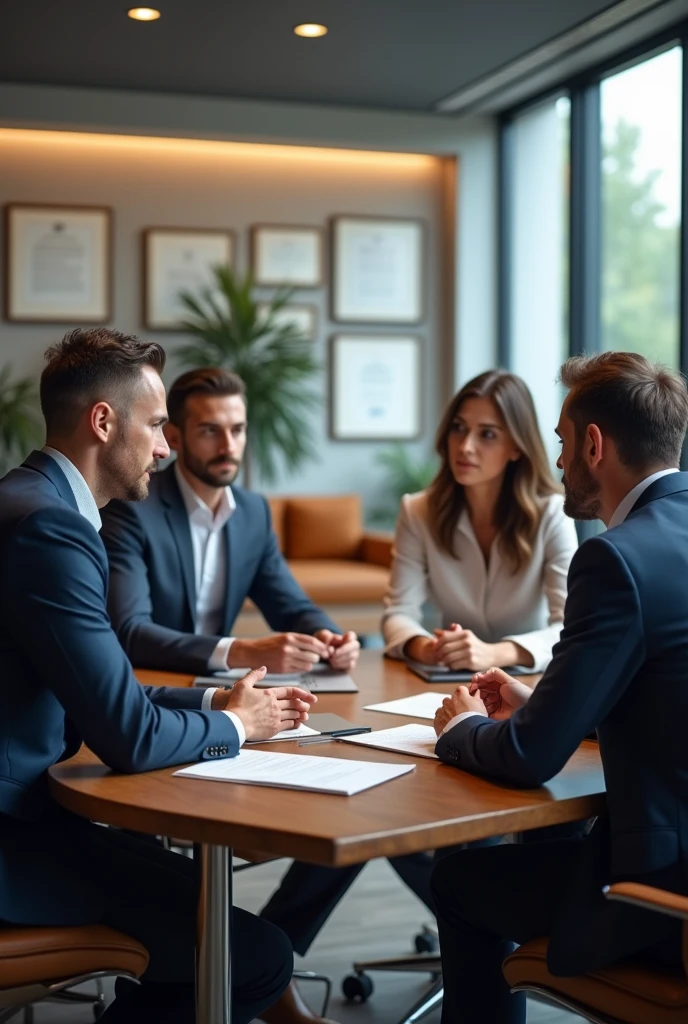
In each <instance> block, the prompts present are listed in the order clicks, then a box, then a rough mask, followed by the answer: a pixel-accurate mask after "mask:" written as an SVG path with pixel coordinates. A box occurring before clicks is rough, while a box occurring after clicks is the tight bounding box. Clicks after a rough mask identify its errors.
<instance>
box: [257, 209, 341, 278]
mask: <svg viewBox="0 0 688 1024" xmlns="http://www.w3.org/2000/svg"><path fill="white" fill-rule="evenodd" d="M324 252H325V244H324V241H323V231H322V228H317V227H308V226H303V227H301V226H299V225H291V224H254V225H253V227H252V228H251V269H252V272H253V280H254V281H255V283H256V284H257V285H277V286H286V287H291V288H318V287H319V286H320V285H321V284H323V280H324V276H325V275H324Z"/></svg>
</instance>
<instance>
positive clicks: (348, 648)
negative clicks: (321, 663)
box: [315, 629, 361, 672]
mask: <svg viewBox="0 0 688 1024" xmlns="http://www.w3.org/2000/svg"><path fill="white" fill-rule="evenodd" d="M315 636H316V637H317V639H318V640H321V641H322V642H323V643H324V644H325V645H326V646H327V655H326V658H327V660H328V661H329V663H330V668H333V669H336V670H337V671H338V672H350V671H351V670H352V669H354V668H356V662H357V661H358V655H359V654H360V652H361V645H360V643H359V641H358V637H357V636H356V634H355V633H354V631H353V630H351V629H350V630H349V631H348V632H347V633H344V634H343V635H341V634H339V633H333V632H332V631H331V630H329V629H318V630H317V631H316V633H315Z"/></svg>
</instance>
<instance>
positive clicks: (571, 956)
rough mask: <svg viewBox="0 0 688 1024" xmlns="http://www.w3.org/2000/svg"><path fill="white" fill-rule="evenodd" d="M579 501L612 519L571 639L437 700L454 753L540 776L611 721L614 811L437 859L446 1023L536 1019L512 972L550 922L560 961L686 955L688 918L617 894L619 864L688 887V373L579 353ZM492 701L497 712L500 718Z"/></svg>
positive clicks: (572, 592) (578, 600) (635, 877)
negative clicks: (524, 673)
mask: <svg viewBox="0 0 688 1024" xmlns="http://www.w3.org/2000/svg"><path fill="white" fill-rule="evenodd" d="M561 379H562V382H563V383H564V385H565V386H566V387H567V388H569V389H570V390H569V394H568V395H567V398H566V400H565V402H564V406H563V409H562V413H561V417H560V419H559V425H558V428H557V433H558V434H559V437H560V438H561V443H562V450H561V455H560V457H559V462H558V465H559V468H560V469H563V471H564V487H565V491H566V504H565V510H566V512H567V513H568V514H569V515H570V516H573V517H575V518H577V519H602V520H603V522H604V523H605V524H606V525H607V527H608V531H607V533H605V534H602V535H600V536H597V537H594V538H592V539H590V540H588V541H586V542H585V543H584V544H583V545H582V546H581V547H580V548H579V550H578V552H577V553H576V554H575V555H574V558H573V561H572V562H571V568H570V572H569V580H568V599H567V603H566V610H565V615H564V628H563V630H562V635H561V640H560V642H559V643H558V644H557V646H556V647H555V648H554V655H553V658H552V662H551V664H550V666H549V668H548V669H547V671H546V672H545V674H544V676H543V678H542V680H541V682H540V683H539V684H538V686H537V687H536V688H535V690H534V691H531V690H530V689H529V688H528V687H526V686H524V685H523V684H522V683H519V682H518V681H517V680H514V679H511V678H510V677H509V676H507V675H506V673H504V672H502V671H501V670H499V669H491V670H489V671H488V672H486V673H482V674H480V675H478V676H475V677H474V679H473V681H472V683H471V686H470V690H466V689H465V688H459V689H458V690H457V692H456V693H455V694H454V695H453V696H452V697H448V698H446V699H445V701H444V702H443V705H442V707H441V708H440V709H439V710H438V712H437V717H436V719H435V729H436V731H437V733H438V736H439V739H438V742H437V748H436V749H437V753H438V755H439V757H440V758H441V759H442V760H443V761H446V762H447V763H448V764H451V765H454V766H456V767H457V768H460V769H462V770H464V771H469V772H475V773H477V774H481V775H487V776H489V777H492V778H495V779H497V780H500V781H504V782H508V783H512V784H515V785H517V786H526V787H529V788H530V787H534V786H540V785H542V784H544V783H545V782H547V780H548V779H550V778H552V776H553V775H555V774H556V773H557V772H559V771H560V770H561V769H562V768H563V766H564V764H565V763H566V761H567V760H568V759H569V757H570V756H571V755H572V754H573V753H574V751H575V750H576V748H577V746H578V745H579V743H580V742H581V740H583V739H584V738H585V737H586V736H587V735H588V734H589V733H590V732H592V731H593V730H594V729H597V735H598V738H599V743H600V753H601V756H602V762H603V765H604V772H605V779H606V785H607V805H608V811H609V815H608V819H607V818H605V819H604V820H602V819H599V820H598V821H597V822H596V824H595V825H594V826H593V829H592V831H591V832H590V834H589V835H588V836H587V837H585V838H583V839H571V840H560V841H552V842H545V843H538V844H535V843H534V844H530V845H523V846H501V847H494V848H491V849H480V850H475V851H474V850H466V851H464V852H463V853H462V854H461V855H460V857H458V856H457V857H448V858H447V859H446V860H444V861H442V862H441V863H440V864H439V865H438V866H437V868H436V869H435V872H434V874H433V879H432V886H433V893H434V895H435V903H436V906H437V909H438V914H437V917H438V924H439V931H440V943H441V949H442V964H443V974H444V984H445V1000H444V1007H443V1013H442V1021H443V1022H444V1024H450V1022H451V1024H454V1022H456V1021H459V1020H460V1021H461V1024H478V1022H480V1024H482V1022H484V1021H490V1024H523V1022H524V1021H525V997H524V996H523V994H522V993H521V994H517V995H511V994H510V993H509V990H508V986H507V985H506V983H505V981H504V979H503V977H502V972H501V964H502V961H503V959H504V957H505V956H506V955H507V954H508V953H509V952H510V950H511V948H512V945H511V943H512V942H517V943H522V942H526V941H528V940H530V939H532V938H535V937H539V936H542V935H548V936H549V937H550V940H549V952H548V962H549V967H550V970H551V971H552V972H553V973H554V974H559V975H573V974H579V973H584V972H587V971H590V970H593V969H594V968H596V967H601V966H603V965H605V964H609V963H613V962H615V961H617V960H620V959H622V958H624V957H626V956H629V955H631V954H635V953H638V952H641V951H642V953H643V955H644V956H646V957H648V958H650V959H652V960H654V961H659V962H664V963H679V962H680V948H681V941H680V923H679V922H678V921H677V920H674V919H672V918H669V917H666V916H664V915H660V914H656V913H650V912H648V911H640V910H637V909H634V908H632V907H629V906H627V905H624V904H619V903H611V902H609V901H607V900H605V898H604V896H603V894H602V888H603V886H604V885H605V884H608V883H609V882H612V881H615V880H631V881H639V882H644V883H647V884H649V885H657V886H660V887H663V888H667V889H670V890H673V891H676V892H682V893H686V892H688V783H687V781H686V780H687V779H688V744H687V743H686V730H687V728H688V586H687V585H686V581H687V580H688V474H686V473H679V472H678V470H677V467H678V464H679V458H680V454H681V445H682V442H683V439H684V436H685V432H686V424H687V423H688V395H687V394H686V388H685V383H684V381H683V380H682V378H681V377H680V376H679V375H678V374H675V373H673V372H671V371H669V370H666V369H663V368H658V367H655V366H653V365H652V364H650V363H649V362H648V361H647V360H646V359H645V358H644V357H642V356H639V355H635V354H632V353H626V352H607V353H604V354H601V355H598V356H593V357H591V358H585V357H576V358H575V359H571V360H569V361H568V362H567V363H566V364H565V365H564V367H563V369H562V375H561ZM488 716H489V717H488Z"/></svg>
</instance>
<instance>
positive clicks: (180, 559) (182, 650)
mask: <svg viewBox="0 0 688 1024" xmlns="http://www.w3.org/2000/svg"><path fill="white" fill-rule="evenodd" d="M232 493H233V494H234V498H235V501H236V509H235V511H234V512H233V513H232V516H231V517H230V519H229V521H228V522H227V524H226V526H225V527H224V531H225V537H226V551H227V573H226V578H227V595H226V600H225V606H224V618H223V623H222V634H221V636H229V635H231V630H232V625H233V623H234V620H235V619H236V617H237V615H238V614H239V612H240V610H241V606H242V604H243V603H244V600H245V598H246V597H250V598H251V600H252V601H253V602H254V604H256V605H257V606H258V608H259V609H260V611H261V612H262V614H263V615H264V617H265V619H266V620H267V622H268V623H269V625H270V628H271V629H273V630H275V631H277V632H280V633H281V632H288V631H291V630H293V631H294V632H298V633H315V632H316V630H318V629H331V630H332V631H333V632H337V633H338V632H339V629H338V627H337V626H336V625H335V624H334V622H332V620H331V619H330V618H329V616H328V615H326V614H325V613H324V612H323V611H322V610H321V609H320V608H318V607H317V606H316V605H314V604H313V602H312V601H311V600H310V598H308V597H307V596H306V594H305V593H304V592H303V590H302V589H301V587H300V586H299V585H298V583H297V582H296V580H295V579H294V577H293V576H292V574H291V572H290V571H289V567H288V566H287V563H286V562H285V560H284V558H283V557H282V555H281V554H280V551H279V548H278V546H277V538H276V537H275V534H274V531H273V529H272V520H271V518H270V509H269V506H268V503H267V502H266V500H265V498H263V497H261V495H259V494H254V493H253V492H252V491H245V490H243V488H241V487H232ZM102 537H103V542H104V544H105V547H106V549H107V553H108V558H109V560H110V592H109V598H108V607H109V609H110V615H111V616H112V621H113V624H114V627H115V629H116V630H117V633H118V636H119V638H120V642H121V643H122V646H123V647H124V649H125V651H126V652H127V654H128V655H129V657H130V658H131V661H132V663H133V664H134V665H136V666H137V667H139V668H157V669H167V670H168V671H177V672H192V673H194V674H198V673H203V672H206V671H207V669H208V660H209V658H210V656H211V654H212V653H213V651H214V649H215V647H216V645H217V643H218V641H219V640H220V639H221V636H200V635H197V634H194V628H195V625H196V587H195V582H194V580H195V577H194V562H193V547H192V544H191V529H190V526H189V516H188V512H187V510H186V505H185V504H184V499H183V498H182V495H181V492H180V490H179V486H178V484H177V480H176V477H175V472H174V466H169V467H168V468H167V469H164V470H162V472H160V473H156V474H155V475H154V476H153V477H152V478H151V482H150V490H149V494H148V498H147V499H146V500H145V501H139V502H126V501H111V502H110V504H109V505H108V506H107V508H105V509H104V510H103V529H102Z"/></svg>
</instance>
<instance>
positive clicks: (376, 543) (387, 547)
mask: <svg viewBox="0 0 688 1024" xmlns="http://www.w3.org/2000/svg"><path fill="white" fill-rule="evenodd" d="M393 545H394V534H393V533H385V532H383V531H380V532H379V533H364V534H363V536H362V537H361V561H362V562H369V563H370V564H371V565H382V566H384V567H385V569H389V568H390V567H391V565H392V546H393Z"/></svg>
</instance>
